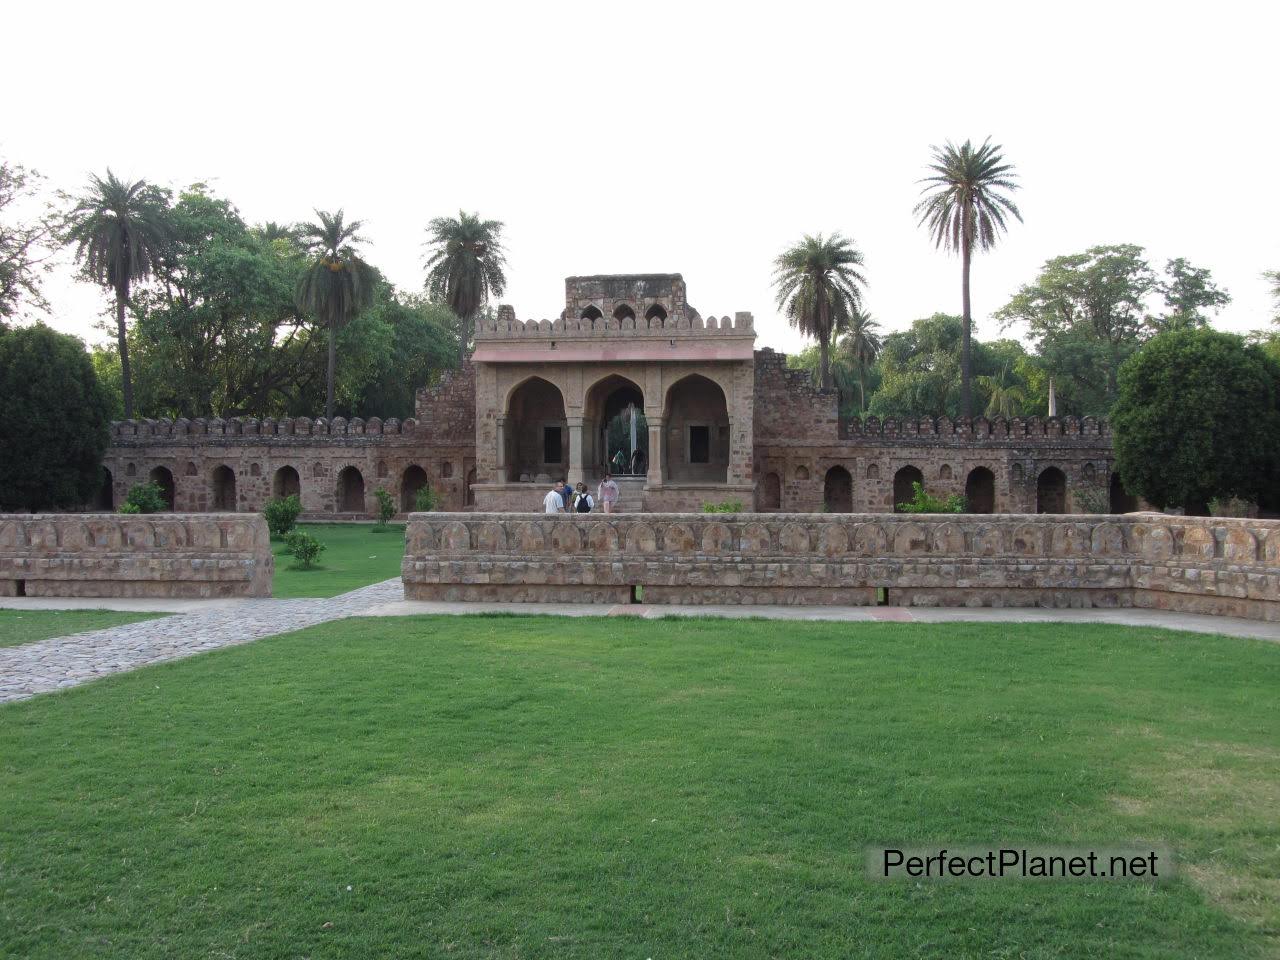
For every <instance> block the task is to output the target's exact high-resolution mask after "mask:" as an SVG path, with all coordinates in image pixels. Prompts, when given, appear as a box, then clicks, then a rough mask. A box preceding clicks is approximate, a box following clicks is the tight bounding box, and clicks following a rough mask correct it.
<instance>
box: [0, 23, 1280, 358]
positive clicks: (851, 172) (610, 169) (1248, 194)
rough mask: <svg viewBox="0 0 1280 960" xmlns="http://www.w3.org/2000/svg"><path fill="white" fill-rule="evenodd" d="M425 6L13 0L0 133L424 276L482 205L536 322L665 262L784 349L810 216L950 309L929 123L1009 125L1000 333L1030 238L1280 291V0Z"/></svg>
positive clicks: (48, 169)
mask: <svg viewBox="0 0 1280 960" xmlns="http://www.w3.org/2000/svg"><path fill="white" fill-rule="evenodd" d="M408 6H410V5H408V4H394V5H393V4H382V3H376V2H369V0H366V2H363V3H357V4H352V3H349V2H348V3H343V4H335V5H329V4H326V3H319V2H311V3H306V4H297V5H289V4H283V3H279V4H277V3H266V2H257V3H252V4H241V3H236V2H227V0H224V2H220V3H216V4H214V3H204V4H183V3H163V4H154V5H152V4H144V3H136V2H135V3H131V4H126V5H124V6H120V5H114V6H113V5H109V4H102V3H100V2H98V3H94V4H92V5H88V4H86V5H84V6H79V5H71V4H63V3H57V2H48V0H46V2H43V3H21V4H19V5H15V6H14V7H13V8H12V9H10V10H7V11H6V14H5V21H6V33H7V36H6V37H5V38H4V39H3V41H0V44H2V48H3V52H4V54H3V55H4V59H5V62H6V69H5V73H6V75H7V77H8V79H9V86H10V95H9V97H8V98H6V99H7V101H8V102H7V103H6V105H5V109H4V113H3V119H0V155H3V156H5V157H7V158H8V159H9V160H11V161H15V162H19V163H23V164H25V165H28V166H34V167H36V168H38V169H39V170H40V171H41V172H43V173H44V174H46V175H47V176H48V177H49V179H50V180H51V181H52V183H53V184H55V185H57V186H61V187H65V188H72V189H78V187H79V185H81V184H82V183H83V182H84V181H85V179H86V177H87V175H88V173H89V172H90V171H102V170H104V169H105V168H106V167H107V166H108V165H109V166H111V167H112V168H113V169H114V170H115V172H116V173H117V174H121V175H127V176H129V177H145V178H147V179H148V180H151V181H154V182H157V183H162V184H168V185H171V186H174V187H180V186H182V185H185V184H188V183H191V182H194V181H205V182H207V183H209V184H210V185H211V186H212V187H213V188H214V189H215V190H217V191H218V192H219V193H221V194H223V195H225V196H227V197H229V198H230V199H231V200H232V201H233V202H234V203H236V204H237V206H238V207H239V208H240V211H241V213H242V214H243V215H244V216H245V217H246V218H247V219H249V220H250V221H265V220H275V221H282V222H284V221H295V220H299V219H303V218H306V217H308V216H310V215H311V211H312V208H314V207H322V208H326V209H334V208H337V207H343V208H345V210H346V211H347V213H348V215H349V216H351V217H355V218H359V219H362V220H364V221H365V223H366V226H365V230H364V231H363V232H364V234H365V235H366V236H367V237H368V239H369V241H370V243H369V245H368V248H367V251H366V252H367V255H368V259H369V260H370V261H371V262H373V263H375V264H376V265H377V266H379V267H380V268H381V269H382V270H383V271H384V272H385V273H386V274H387V275H388V276H389V277H390V278H391V280H392V281H393V282H394V283H396V284H397V285H398V286H400V287H402V288H405V289H418V288H419V287H420V286H421V278H422V268H421V263H422V246H421V244H422V240H423V236H424V234H423V230H424V227H425V224H426V222H427V221H428V220H429V219H430V218H431V217H433V216H437V215H441V214H456V212H457V210H458V209H459V208H460V207H462V208H466V209H467V210H473V211H478V212H479V213H481V214H482V215H483V216H485V217H489V218H495V219H499V220H502V221H504V222H505V223H506V231H505V235H506V245H507V251H508V260H509V270H508V276H509V280H510V283H509V287H508V290H507V294H506V296H504V297H503V298H502V300H503V302H509V303H512V304H514V305H515V308H516V314H517V316H519V317H521V318H525V319H527V318H543V317H552V316H555V315H556V314H558V312H559V310H560V309H561V307H562V306H563V296H564V294H563V290H564V287H563V278H564V277H565V276H568V275H571V274H588V273H636V272H674V271H679V272H681V273H683V274H684V277H685V280H686V282H687V284H688V291H689V299H690V302H691V303H692V304H693V305H694V306H696V307H697V308H698V310H699V311H701V313H702V314H703V316H712V315H715V316H722V315H724V314H726V313H728V314H731V313H733V312H734V311H737V310H749V311H752V312H753V313H754V314H755V316H756V320H757V327H758V329H759V332H760V343H761V344H762V345H770V346H774V347H776V348H779V349H787V350H792V349H795V348H796V347H797V346H798V345H800V343H801V341H800V340H799V339H798V338H797V337H796V336H795V334H794V333H793V332H792V331H790V330H789V329H788V328H787V326H786V324H785V322H784V321H782V320H781V319H780V318H779V316H778V313H777V310H776V308H775V306H774V300H773V294H772V290H771V287H770V274H771V267H772V261H773V258H774V257H775V256H776V255H777V254H778V253H779V252H780V251H781V250H782V249H783V248H784V247H785V246H786V245H787V244H788V243H790V242H792V241H794V240H797V239H799V238H800V236H801V235H802V234H804V233H806V232H810V233H812V232H816V231H824V232H828V231H833V230H839V231H842V232H844V233H845V234H847V235H849V236H851V237H853V238H854V240H855V241H856V243H857V244H858V246H859V247H860V248H861V249H862V251H863V252H864V254H865V255H866V261H867V267H866V272H867V277H868V280H869V286H868V289H867V292H866V305H867V307H868V309H869V310H870V311H871V312H872V313H873V314H874V315H875V317H876V318H877V319H878V320H879V321H880V322H881V324H882V325H883V326H884V327H886V328H888V329H901V328H903V327H906V326H907V325H909V324H910V322H911V321H912V320H913V319H915V318H917V317H921V316H927V315H929V314H931V313H933V312H935V311H950V312H955V313H958V312H959V307H960V269H959V264H958V262H957V260H956V259H955V258H954V257H950V256H948V255H946V254H944V253H942V252H939V251H935V250H934V249H933V247H932V246H931V244H930V243H929V241H928V239H927V237H926V235H925V233H924V231H923V230H921V229H920V228H918V227H917V226H916V223H915V220H914V218H913V216H912V212H911V210H912V206H913V205H914V203H915V202H916V199H917V196H918V191H919V185H918V183H917V180H918V179H919V178H920V177H921V176H923V174H924V166H925V164H926V163H927V161H928V159H929V148H930V145H932V144H940V143H942V142H943V141H945V140H947V139H953V140H963V139H965V138H973V139H975V140H981V139H982V138H984V137H986V136H988V135H991V136H992V137H993V138H994V140H995V141H996V142H998V143H1000V144H1002V145H1003V146H1004V149H1005V153H1006V156H1007V158H1008V159H1009V160H1010V161H1011V162H1013V163H1014V164H1015V165H1016V167H1017V170H1018V173H1019V175H1020V178H1021V183H1022V189H1021V190H1020V191H1019V193H1018V195H1017V201H1018V203H1019V205H1020V206H1021V208H1022V212H1023V216H1024V219H1025V224H1023V225H1018V224H1014V225H1013V226H1012V228H1011V230H1010V232H1009V235H1008V236H1007V237H1006V238H1005V240H1004V241H1003V243H1002V245H1001V247H1000V248H999V249H997V250H996V251H994V252H993V253H990V254H987V255H985V256H982V257H980V258H978V259H977V260H976V262H975V265H974V286H973V289H974V294H973V297H974V312H975V317H976V318H977V319H978V333H979V335H980V336H994V335H997V332H998V329H997V325H996V324H995V323H994V322H993V321H991V320H990V319H989V314H990V313H991V312H993V311H994V310H996V309H998V308H999V307H1000V306H1002V305H1003V304H1004V303H1005V302H1006V301H1007V300H1008V298H1009V297H1010V295H1011V294H1012V293H1013V292H1014V291H1015V290H1016V289H1017V288H1018V286H1020V285H1021V284H1023V283H1026V282H1029V281H1030V280H1032V279H1033V278H1034V276H1035V274H1036V271H1037V269H1038V267H1039V266H1040V264H1041V263H1042V262H1043V261H1044V260H1046V259H1047V258H1049V257H1052V256H1056V255H1058V254H1065V253H1073V252H1078V251H1081V250H1083V249H1085V248H1086V247H1089V246H1092V245H1095V244H1103V243H1126V242H1127V243H1137V244H1141V245H1143V246H1145V247H1146V248H1147V251H1148V254H1149V256H1150V259H1151V261H1152V264H1153V265H1154V266H1157V267H1160V266H1162V265H1163V263H1164V261H1165V260H1166V259H1168V258H1171V257H1177V256H1184V257H1187V258H1188V259H1189V260H1190V261H1191V262H1192V263H1194V264H1196V265H1199V266H1206V267H1209V268H1210V269H1211V270H1212V271H1213V274H1214V277H1215V278H1216V279H1217V280H1218V282H1219V283H1220V284H1221V285H1223V286H1225V287H1226V288H1227V289H1228V290H1229V292H1230V293H1231V295H1232V297H1233V298H1234V301H1233V303H1232V304H1231V305H1230V306H1229V307H1228V308H1227V309H1226V310H1224V311H1223V312H1222V314H1221V315H1220V316H1219V318H1218V321H1217V325H1218V326H1220V327H1222V328H1224V329H1230V330H1237V331H1245V330H1250V329H1256V328H1260V327H1263V326H1265V325H1266V323H1267V321H1268V319H1269V318H1270V316H1271V314H1272V307H1271V303H1270V299H1269V296H1268V290H1267V284H1266V282H1265V281H1264V280H1263V279H1262V277H1261V273H1262V271H1263V270H1266V269H1280V232H1277V231H1276V230H1275V224H1276V223H1277V222H1278V219H1280V218H1277V216H1276V214H1277V212H1278V206H1280V203H1278V202H1277V199H1276V190H1275V170H1276V157H1277V156H1280V149H1278V148H1280V124H1277V122H1276V111H1277V105H1276V88H1277V82H1278V81H1277V75H1276V68H1275V53H1274V47H1275V42H1276V36H1277V34H1278V28H1280V13H1278V11H1280V6H1278V5H1276V4H1274V3H1260V2H1258V3H1249V4H1245V3H1239V4H1234V3H1221V2H1219V3H1214V4H1206V3H1195V4H1191V3H1168V2H1166V3H1158V4H1156V3H1152V4H1137V3H1132V4H1131V3H1124V2H1118V0H1112V2H1108V3H1100V4H1092V3H1076V4H1071V5H1063V4H1054V5H1052V6H1050V5H1040V4H1032V3H1025V2H1024V3H1018V4H1008V5H1003V4H993V3H982V4H978V5H956V4H954V3H948V4H939V5H933V4H928V3H913V4H897V5H889V4H883V5H877V6H876V7H875V8H872V7H871V6H870V5H855V4H851V3H844V4H839V5H832V6H830V7H824V6H819V5H809V4H805V3H798V2H797V3H788V4H772V5H769V6H768V8H765V7H764V6H763V5H760V9H761V11H762V12H758V13H754V12H751V11H752V9H753V6H752V5H748V4H742V3H735V4H728V3H726V4H714V5H712V4H705V5H704V4H698V3H690V2H684V3H678V4H666V3H653V2H648V3H643V4H639V3H631V4H625V5H613V4H602V3H594V4H583V5H571V4H563V3H561V4H531V3H527V2H525V3H504V2H492V0H491V2H488V3H483V4H480V3H475V4H451V5H448V6H444V5H441V6H440V7H436V6H435V5H433V4H418V5H416V6H417V7H418V9H417V10H416V11H413V12H406V11H405V10H404V9H403V8H405V7H408ZM891 6H892V9H890V7H891ZM48 293H49V296H50V299H51V300H52V301H53V304H54V316H53V317H52V319H51V321H50V322H52V323H53V324H54V325H55V326H57V327H58V328H59V329H63V330H66V331H69V332H73V333H76V334H79V335H82V336H85V337H87V338H88V339H90V340H93V341H97V340H101V339H102V338H103V335H102V334H101V333H98V332H96V331H94V330H93V329H92V328H93V324H94V323H95V322H96V321H97V320H98V318H99V315H100V314H101V312H102V307H103V305H104V303H105V300H104V297H103V295H102V294H101V293H99V292H98V291H96V290H94V289H93V288H91V287H87V286H85V285H83V284H80V283H77V282H75V281H73V280H71V279H70V271H69V270H65V271H63V272H62V273H60V274H59V275H58V276H57V277H55V278H54V279H52V280H51V281H50V283H49V289H48Z"/></svg>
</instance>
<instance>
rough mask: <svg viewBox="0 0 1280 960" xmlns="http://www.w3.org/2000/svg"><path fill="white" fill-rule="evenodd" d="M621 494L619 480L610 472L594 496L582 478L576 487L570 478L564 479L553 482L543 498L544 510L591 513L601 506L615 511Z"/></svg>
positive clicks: (550, 511)
mask: <svg viewBox="0 0 1280 960" xmlns="http://www.w3.org/2000/svg"><path fill="white" fill-rule="evenodd" d="M620 496H621V491H620V490H619V489H618V482H617V481H616V480H614V479H613V476H612V474H609V473H606V474H605V475H604V479H603V480H601V481H600V486H599V487H597V488H596V495H595V496H594V497H593V496H592V495H591V491H590V490H588V489H587V485H586V484H585V483H583V482H582V481H581V480H579V481H578V484H577V486H576V487H575V486H570V485H569V481H568V480H563V479H562V480H557V481H556V482H555V483H554V484H552V486H551V489H550V490H549V491H548V492H547V495H546V496H545V497H543V498H542V510H543V513H591V512H592V511H594V510H595V509H596V507H597V506H599V507H601V508H603V510H604V512H605V513H613V511H614V509H615V508H616V507H617V506H618V500H619V499H620Z"/></svg>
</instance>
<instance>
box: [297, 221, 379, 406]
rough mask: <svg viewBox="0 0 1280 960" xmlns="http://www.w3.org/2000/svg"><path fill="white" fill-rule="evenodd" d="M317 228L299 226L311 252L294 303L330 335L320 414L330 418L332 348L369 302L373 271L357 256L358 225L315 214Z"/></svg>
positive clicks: (334, 351) (375, 278)
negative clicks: (337, 337) (325, 328)
mask: <svg viewBox="0 0 1280 960" xmlns="http://www.w3.org/2000/svg"><path fill="white" fill-rule="evenodd" d="M316 217H318V218H319V219H318V222H316V223H304V224H301V225H300V226H299V227H298V228H297V230H298V236H299V238H300V239H301V240H302V241H303V242H304V243H306V244H307V245H308V246H309V247H310V248H311V250H312V252H313V255H314V257H313V259H312V261H311V264H310V265H309V266H308V267H307V270H306V272H305V273H303V274H302V276H301V277H299V278H298V287H297V290H296V291H294V299H295V300H296V302H297V305H298V309H299V310H300V311H301V312H302V313H308V314H311V315H313V316H314V317H316V319H318V320H320V321H321V322H322V323H324V325H325V326H326V327H327V328H328V330H329V375H328V380H327V383H326V386H325V402H324V415H325V418H326V419H330V420H332V419H333V385H334V370H335V368H336V366H337V348H336V347H335V346H334V342H335V337H336V334H337V331H338V329H339V328H341V327H343V326H345V325H346V324H348V323H350V322H351V320H352V319H353V318H354V317H355V316H357V315H358V314H359V313H361V312H362V311H364V310H367V309H368V308H369V305H370V304H372V303H373V297H374V292H375V289H376V286H377V282H378V271H377V270H375V269H374V268H373V267H371V266H369V264H367V263H365V262H364V261H363V260H361V259H360V257H359V256H357V255H356V251H355V247H354V244H357V243H363V242H364V238H363V237H360V236H359V235H358V234H357V232H356V231H358V230H359V229H360V227H361V226H362V225H363V224H362V222H361V221H359V220H353V221H352V222H350V223H345V222H343V217H342V211H341V210H339V211H338V212H337V213H329V212H328V211H327V210H317V211H316Z"/></svg>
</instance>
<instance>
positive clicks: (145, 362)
mask: <svg viewBox="0 0 1280 960" xmlns="http://www.w3.org/2000/svg"><path fill="white" fill-rule="evenodd" d="M167 219H168V221H169V242H168V243H166V244H165V246H164V248H163V249H162V251H161V252H160V255H159V256H158V257H157V258H156V260H155V263H154V265H153V269H154V278H155V281H156V282H155V283H154V284H152V285H151V287H150V288H149V289H147V290H144V291H141V292H140V293H139V294H138V295H137V297H136V298H135V305H134V312H135V314H136V316H137V320H136V322H135V323H134V325H133V327H132V329H131V331H130V338H129V346H130V354H131V356H132V357H133V360H134V379H135V394H136V396H137V398H138V404H137V405H138V407H139V409H140V410H142V411H143V412H144V413H145V414H146V415H148V416H162V415H163V416H188V417H191V416H224V417H231V416H243V415H246V414H257V415H266V414H275V413H280V412H282V411H281V408H282V407H283V406H285V405H286V404H287V402H288V401H287V398H289V397H292V396H294V395H295V394H297V393H299V392H301V391H303V390H305V389H306V388H307V387H309V386H311V385H312V383H313V382H314V381H315V380H316V378H317V373H319V374H320V380H321V382H322V381H323V376H322V368H321V366H320V365H321V364H322V362H323V338H322V336H319V335H317V334H318V331H317V330H316V329H315V327H314V326H313V325H312V324H311V323H310V322H309V321H308V319H307V318H306V317H304V316H303V315H302V314H301V313H300V312H299V310H298V309H297V306H296V304H295V299H294V292H295V290H296V288H297V285H298V283H299V280H300V278H301V276H302V274H303V272H304V270H305V269H306V257H305V251H304V250H303V249H302V247H301V246H299V244H298V243H297V242H295V241H294V240H292V239H290V238H288V237H281V238H276V239H274V240H270V239H267V237H266V235H265V233H264V232H263V231H261V230H257V229H250V228H249V227H248V226H247V225H246V224H245V223H244V221H243V220H242V219H241V217H240V214H239V213H238V211H237V210H236V209H235V207H234V206H233V205H232V204H231V203H230V201H228V200H225V199H222V198H219V197H216V196H214V195H213V194H212V193H210V192H209V191H208V189H207V188H206V187H205V186H204V185H203V184H195V185H193V186H192V187H189V188H188V189H187V190H185V191H183V192H182V193H181V194H180V195H179V197H178V200H177V202H176V203H174V204H173V206H172V207H171V208H170V209H169V210H168V212H167ZM310 402H312V398H311V397H308V403H309V404H310ZM314 409H315V407H314V406H309V407H308V412H311V411H314Z"/></svg>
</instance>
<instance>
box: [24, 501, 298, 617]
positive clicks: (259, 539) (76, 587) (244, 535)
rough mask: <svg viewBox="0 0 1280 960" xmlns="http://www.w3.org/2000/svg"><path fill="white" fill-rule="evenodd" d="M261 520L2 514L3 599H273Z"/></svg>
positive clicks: (271, 562) (271, 564) (216, 516)
mask: <svg viewBox="0 0 1280 960" xmlns="http://www.w3.org/2000/svg"><path fill="white" fill-rule="evenodd" d="M274 568H275V558H274V557H273V556H272V554H271V538H270V533H269V532H268V530H267V524H266V521H265V520H264V519H263V518H262V517H260V516H239V517H232V516H226V515H222V514H191V515H187V516H172V515H159V514H149V515H146V516H140V515H136V514H135V515H128V514H113V513H106V514H101V513H82V514H23V515H14V514H9V515H0V596H8V597H12V596H28V597H192V598H217V597H269V596H271V576H272V573H273V571H274Z"/></svg>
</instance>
